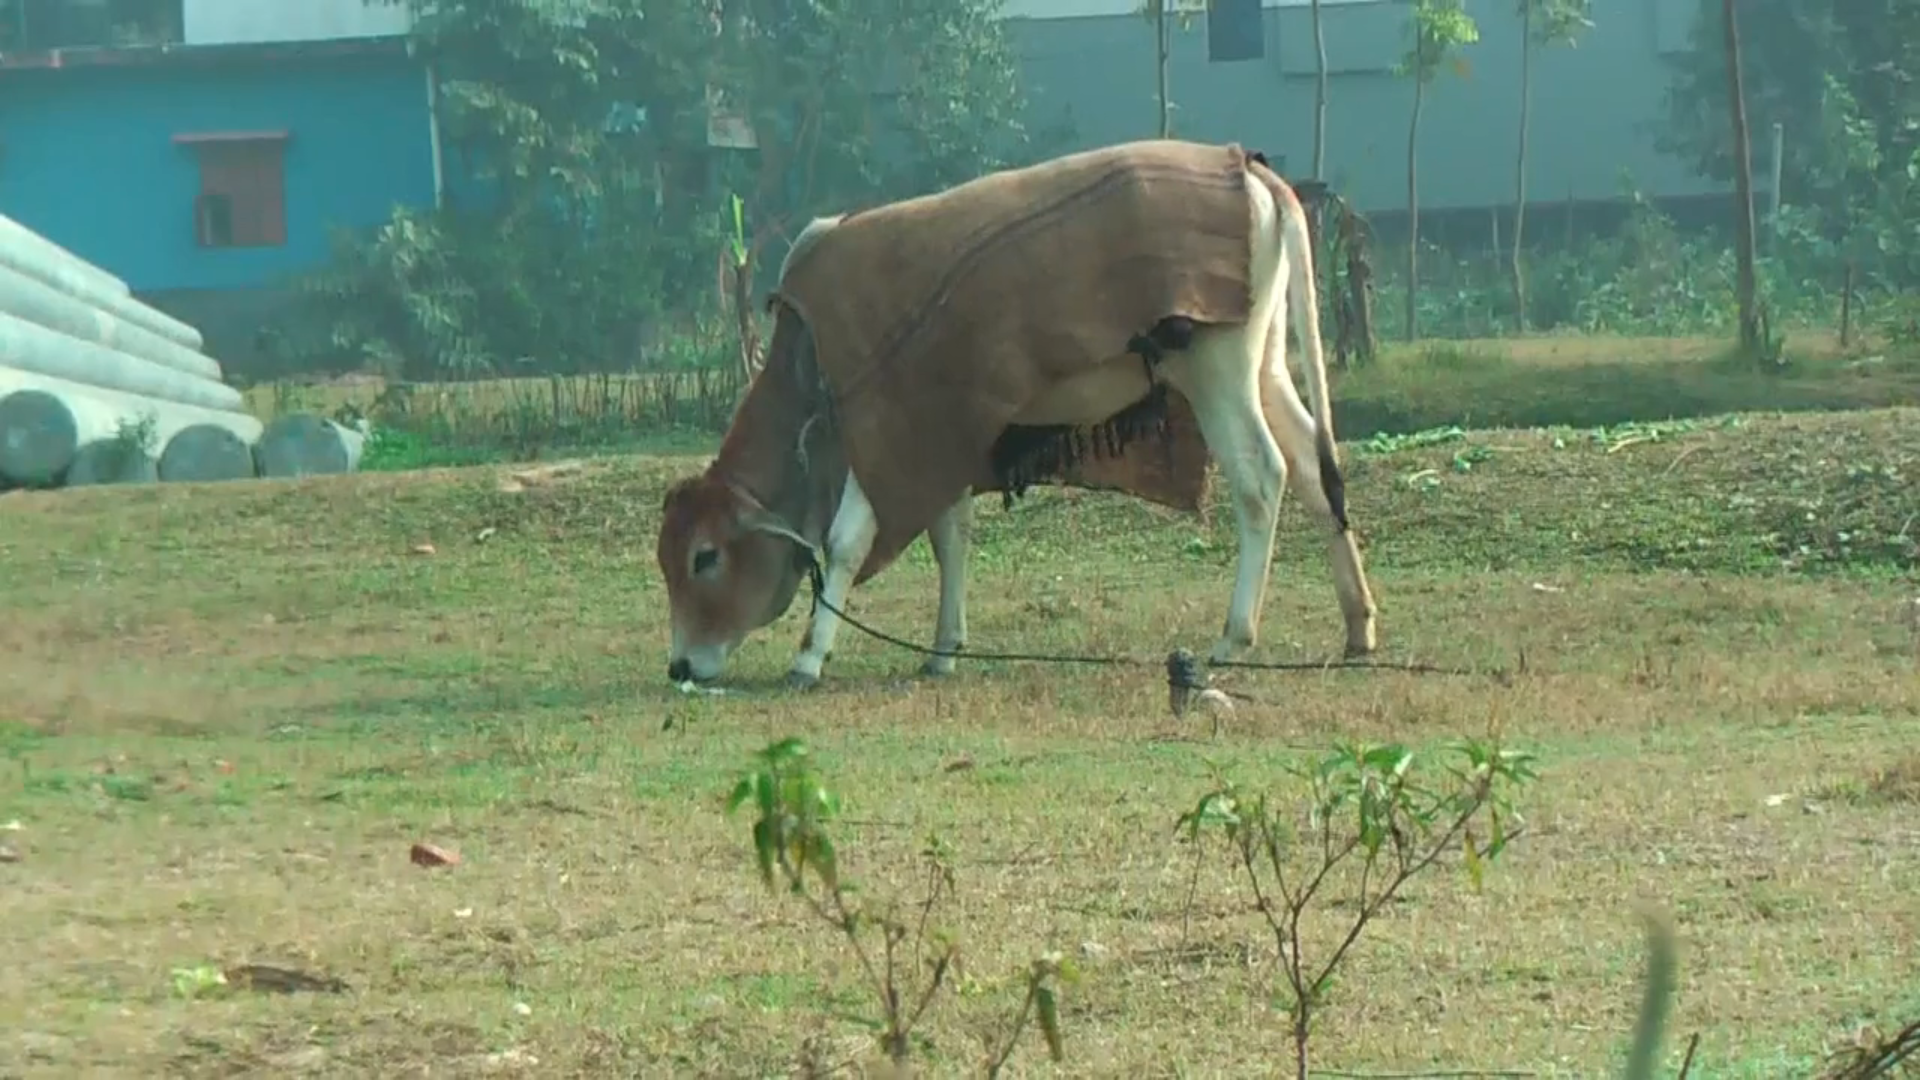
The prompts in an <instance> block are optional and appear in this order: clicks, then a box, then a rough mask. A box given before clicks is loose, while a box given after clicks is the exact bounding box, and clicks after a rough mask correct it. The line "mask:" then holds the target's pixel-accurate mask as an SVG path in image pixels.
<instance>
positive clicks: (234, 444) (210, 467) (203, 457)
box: [159, 424, 257, 483]
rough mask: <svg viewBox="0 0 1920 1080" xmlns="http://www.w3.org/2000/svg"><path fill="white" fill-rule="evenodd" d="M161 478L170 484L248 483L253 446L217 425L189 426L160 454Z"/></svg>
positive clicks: (172, 439) (170, 440) (170, 441)
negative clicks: (221, 481)
mask: <svg viewBox="0 0 1920 1080" xmlns="http://www.w3.org/2000/svg"><path fill="white" fill-rule="evenodd" d="M159 471H160V479H162V480H165V481H167V482H169V483H179V482H187V483H195V482H206V481H210V480H251V479H252V478H253V477H254V476H255V475H257V474H256V473H255V471H254V464H253V447H252V445H250V444H249V443H247V442H246V440H244V439H242V438H240V436H238V435H235V434H234V433H233V432H232V431H230V430H228V429H227V428H224V427H221V426H220V425H218V424H189V425H188V426H186V427H183V428H181V429H180V430H179V431H178V432H176V433H175V434H174V436H173V438H171V439H168V440H167V448H166V449H165V450H162V451H161V452H160V470H159Z"/></svg>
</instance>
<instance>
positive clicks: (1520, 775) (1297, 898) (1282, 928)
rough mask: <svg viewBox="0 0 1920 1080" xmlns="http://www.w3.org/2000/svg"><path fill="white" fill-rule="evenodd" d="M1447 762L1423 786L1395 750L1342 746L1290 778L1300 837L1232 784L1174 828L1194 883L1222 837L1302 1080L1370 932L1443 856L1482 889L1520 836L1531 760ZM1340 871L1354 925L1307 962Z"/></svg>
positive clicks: (1465, 754) (1288, 822)
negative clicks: (1516, 804)
mask: <svg viewBox="0 0 1920 1080" xmlns="http://www.w3.org/2000/svg"><path fill="white" fill-rule="evenodd" d="M1449 751H1450V752H1449V754H1448V758H1449V760H1448V761H1447V762H1446V764H1445V772H1446V774H1447V781H1446V782H1445V783H1444V784H1442V785H1439V786H1430V785H1428V784H1427V783H1425V782H1424V781H1423V776H1422V772H1423V770H1421V769H1420V768H1419V767H1418V762H1419V759H1418V758H1417V757H1416V755H1415V754H1414V752H1413V751H1411V750H1409V749H1407V748H1406V747H1404V746H1399V745H1393V744H1387V745H1376V744H1368V743H1353V744H1349V745H1344V746H1341V747H1339V748H1337V749H1335V750H1334V751H1333V753H1331V754H1329V755H1328V756H1327V757H1326V758H1324V759H1322V760H1321V761H1320V762H1319V763H1318V764H1317V765H1315V766H1314V767H1313V768H1312V769H1310V770H1298V769H1294V770H1290V771H1293V772H1295V773H1296V775H1298V776H1300V777H1301V778H1303V779H1304V780H1305V781H1306V782H1307V784H1308V787H1309V790H1310V796H1309V800H1308V802H1309V806H1308V812H1307V815H1306V822H1305V828H1304V830H1301V829H1299V828H1298V827H1296V824H1295V823H1294V820H1293V817H1292V815H1291V814H1290V813H1289V811H1288V809H1287V804H1286V803H1285V802H1283V801H1280V800H1276V799H1275V798H1273V797H1271V796H1269V795H1267V794H1264V793H1249V792H1246V791H1243V790H1242V789H1241V788H1240V787H1238V786H1237V785H1235V784H1233V783H1231V782H1226V783H1223V784H1222V785H1221V786H1220V787H1218V788H1217V789H1215V790H1214V791H1212V792H1209V793H1208V794H1207V795H1206V796H1205V797H1203V798H1202V799H1201V800H1200V801H1199V803H1198V804H1197V805H1196V806H1195V807H1194V808H1193V809H1192V810H1190V811H1188V812H1187V813H1185V814H1183V815H1181V817H1180V822H1179V826H1178V829H1179V832H1180V833H1184V834H1185V835H1186V837H1187V838H1188V839H1189V840H1190V841H1192V842H1193V843H1194V845H1195V859H1196V862H1195V864H1194V872H1195V881H1196V883H1197V881H1198V873H1199V862H1198V859H1199V858H1200V856H1201V855H1202V854H1203V853H1204V851H1203V849H1202V848H1201V847H1200V844H1201V842H1202V840H1203V837H1204V835H1205V834H1206V833H1208V832H1219V833H1222V834H1224V835H1225V837H1226V841H1227V846H1228V848H1229V849H1230V850H1231V852H1232V854H1233V858H1234V860H1235V861H1236V863H1237V864H1238V865H1239V867H1240V869H1241V871H1242V872H1243V873H1244V876H1245V878H1246V881H1247V883H1248V885H1249V886H1250V887H1251V888H1252V890H1253V894H1254V899H1255V901H1256V904H1257V906H1258V908H1259V910H1260V914H1261V916H1262V917H1263V918H1264V919H1265V920H1266V923H1267V927H1268V929H1269V930H1271V931H1272V933H1273V937H1274V942H1275V944H1276V945H1277V946H1278V949H1279V966H1280V972H1281V975H1282V977H1283V978H1284V979H1285V980H1286V984H1287V989H1288V991H1289V999H1290V1000H1289V1004H1288V1014H1289V1016H1288V1019H1289V1021H1290V1034H1291V1036H1292V1041H1293V1048H1294V1067H1295V1072H1296V1074H1297V1075H1298V1076H1299V1077H1301V1078H1302V1080H1304V1078H1305V1077H1306V1076H1307V1067H1308V1058H1309V1055H1308V1042H1309V1037H1310V1035H1311V1034H1312V1025H1313V1018H1314V1015H1315V1014H1316V1012H1317V1011H1318V1010H1319V1009H1320V1008H1321V1007H1322V1006H1323V1005H1324V1004H1325V1003H1326V1000H1327V992H1328V989H1329V988H1330V987H1331V985H1332V983H1333V979H1334V976H1335V974H1336V973H1337V972H1338V970H1339V968H1340V965H1341V963H1342V962H1343V961H1344V960H1345V959H1346V958H1347V955H1348V954H1349V953H1350V952H1351V951H1352V950H1353V947H1354V946H1355V945H1356V944H1357V943H1358V942H1359V940H1360V936H1361V934H1363V933H1364V932H1365V931H1366V928H1367V925H1368V924H1369V923H1371V922H1372V921H1373V919H1374V917H1375V916H1377V915H1378V914H1379V913H1380V912H1381V911H1382V910H1383V909H1384V908H1385V907H1386V905H1387V904H1388V903H1389V902H1391V901H1392V900H1393V898H1394V897H1395V896H1396V895H1397V894H1398V893H1399V891H1400V889H1401V887H1402V886H1404V885H1405V884H1406V883H1407V882H1408V881H1409V880H1411V879H1412V878H1413V877H1415V876H1416V875H1418V874H1419V873H1420V872H1421V871H1423V870H1426V869H1427V868H1428V867H1430V866H1432V865H1434V863H1436V862H1438V861H1440V859H1441V858H1442V857H1443V856H1445V855H1447V854H1448V853H1449V852H1458V853H1459V857H1460V859H1461V861H1462V862H1463V863H1464V865H1465V867H1466V870H1467V873H1468V874H1469V875H1470V877H1471V879H1472V881H1473V884H1474V887H1475V888H1476V889H1477V888H1479V886H1480V881H1481V874H1482V872H1483V870H1484V868H1485V866H1486V864H1487V863H1488V862H1489V861H1491V860H1492V859H1494V858H1495V857H1497V856H1498V855H1499V854H1500V852H1501V850H1502V849H1504V848H1505V847H1506V845H1507V844H1508V843H1509V842H1510V841H1512V839H1513V838H1514V837H1515V836H1517V835H1518V834H1519V832H1520V829H1521V828H1522V827H1523V826H1522V823H1521V820H1520V818H1519V816H1518V814H1517V813H1516V812H1515V810H1514V808H1513V804H1512V801H1511V792H1512V791H1513V789H1515V788H1517V787H1519V786H1521V785H1523V784H1525V783H1528V782H1530V781H1532V780H1533V779H1534V778H1535V775H1536V774H1535V773H1534V771H1533V759H1532V757H1531V756H1530V755H1528V754H1525V753H1522V752H1518V751H1510V750H1502V749H1500V748H1499V747H1498V746H1495V745H1489V744H1486V743H1482V742H1477V741H1467V742H1460V743H1456V744H1454V745H1453V746H1451V747H1450V748H1449ZM1343 869H1344V870H1345V871H1347V876H1348V877H1351V878H1355V879H1356V890H1357V895H1356V896H1355V898H1354V903H1353V911H1354V915H1353V919H1352V922H1351V923H1350V924H1349V925H1348V926H1347V929H1346V930H1345V932H1344V934H1343V935H1342V936H1341V937H1340V938H1339V940H1338V943H1337V944H1336V945H1334V946H1333V948H1332V950H1331V951H1330V952H1328V953H1326V955H1324V956H1320V955H1313V956H1309V954H1308V947H1307V944H1306V938H1307V934H1306V931H1305V924H1306V922H1307V918H1308V916H1307V913H1308V911H1309V909H1310V908H1312V907H1313V906H1314V903H1315V901H1316V899H1318V898H1319V897H1320V896H1321V895H1322V893H1323V892H1324V891H1325V890H1326V889H1327V887H1328V886H1329V884H1330V883H1331V882H1332V881H1333V880H1334V878H1335V875H1336V872H1339V871H1342V870H1343Z"/></svg>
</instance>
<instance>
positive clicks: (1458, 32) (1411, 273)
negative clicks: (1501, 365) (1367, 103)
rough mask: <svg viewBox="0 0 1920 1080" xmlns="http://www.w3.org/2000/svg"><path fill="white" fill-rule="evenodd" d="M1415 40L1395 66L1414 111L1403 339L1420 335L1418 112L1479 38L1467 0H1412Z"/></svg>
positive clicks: (1461, 64) (1463, 63)
mask: <svg viewBox="0 0 1920 1080" xmlns="http://www.w3.org/2000/svg"><path fill="white" fill-rule="evenodd" d="M1409 30H1410V32H1411V35H1412V38H1413V41H1412V43H1411V44H1410V45H1409V46H1408V47H1407V53H1406V55H1405V56H1404V57H1402V58H1401V60H1400V62H1399V64H1398V65H1397V66H1396V68H1395V70H1396V71H1397V72H1398V73H1399V74H1401V75H1403V76H1406V77H1408V78H1411V79H1412V80H1413V111H1412V113H1411V114H1410V115H1409V117H1408V119H1407V308H1406V315H1407V326H1406V330H1407V340H1408V341H1413V340H1414V339H1416V338H1418V337H1419V336H1420V316H1419V305H1418V302H1417V301H1416V299H1415V298H1416V297H1417V296H1418V294H1419V291H1420V168H1419V162H1420V115H1421V111H1422V109H1423V108H1424V107H1425V105H1426V100H1427V86H1428V85H1429V84H1430V83H1432V82H1433V80H1434V76H1436V75H1438V74H1439V73H1440V69H1441V67H1442V65H1444V64H1446V63H1447V62H1448V61H1449V60H1451V61H1452V62H1453V66H1454V69H1455V70H1456V71H1458V72H1460V73H1461V74H1462V75H1465V74H1466V71H1467V64H1466V61H1465V59H1464V58H1463V57H1461V56H1460V55H1459V53H1458V50H1460V49H1461V48H1464V47H1465V46H1468V45H1471V44H1473V43H1474V42H1476V41H1479V40H1480V27H1479V24H1477V23H1475V22H1474V21H1473V16H1471V15H1469V14H1467V9H1466V3H1465V0H1415V3H1414V5H1413V19H1412V22H1411V25H1410V26H1409Z"/></svg>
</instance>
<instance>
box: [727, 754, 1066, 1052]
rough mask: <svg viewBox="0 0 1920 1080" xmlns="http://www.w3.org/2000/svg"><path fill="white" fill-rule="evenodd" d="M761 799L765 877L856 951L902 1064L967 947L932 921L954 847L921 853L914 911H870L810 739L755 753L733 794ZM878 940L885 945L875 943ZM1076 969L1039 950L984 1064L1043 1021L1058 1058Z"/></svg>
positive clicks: (945, 891)
mask: <svg viewBox="0 0 1920 1080" xmlns="http://www.w3.org/2000/svg"><path fill="white" fill-rule="evenodd" d="M748 804H751V805H752V806H753V808H754V812H755V818H754V823H753V849H754V856H755V859H756V862H757V865H758V868H759V872H760V880H761V881H762V882H763V883H765V885H766V886H767V888H768V889H773V888H775V887H776V886H777V885H778V884H779V883H784V884H785V885H786V887H787V890H788V892H789V893H791V894H792V895H794V896H797V897H799V898H801V900H802V901H804V902H805V903H806V905H807V906H808V907H809V908H810V909H811V910H812V911H813V912H814V913H815V914H816V915H818V916H819V917H820V918H821V919H822V920H823V921H824V922H826V923H827V924H828V925H830V926H832V927H833V928H835V929H836V930H838V931H839V932H840V934H841V936H842V937H844V938H845V939H846V941H847V944H848V946H849V947H850V948H851V949H852V950H853V953H854V956H855V958H856V959H857V960H858V961H859V964H860V969H861V971H862V972H863V973H864V974H865V976H866V979H867V982H868V984H869V985H870V987H871V989H872V991H873V993H874V996H875V999H876V1000H877V1001H878V1003H879V1006H880V1012H881V1024H880V1028H881V1036H880V1049H881V1052H882V1053H883V1054H884V1055H885V1056H886V1058H887V1059H888V1060H889V1061H890V1062H892V1063H893V1064H894V1065H895V1066H896V1067H903V1066H905V1065H906V1063H907V1062H908V1060H909V1059H910V1057H911V1056H912V1050H911V1047H912V1040H913V1032H914V1030H915V1028H916V1026H917V1025H918V1024H919V1022H920V1019H921V1017H922V1016H924V1015H925V1014H926V1012H927V1009H928V1007H929V1006H931V1005H932V1004H933V1002H934V999H935V998H936V997H938V996H939V994H940V991H941V990H942V989H943V988H945V987H947V986H948V985H949V984H950V983H951V981H952V978H953V976H954V975H955V973H956V967H957V965H958V962H959V955H960V949H959V944H958V942H956V941H955V940H954V939H953V937H952V935H950V934H948V933H946V932H945V931H944V930H942V929H940V928H939V927H937V926H935V925H934V924H933V915H934V912H935V910H936V909H937V908H938V907H939V906H940V904H941V903H942V902H943V901H944V900H946V899H948V898H950V897H951V896H952V895H953V892H954V888H955V877H954V871H953V863H952V860H951V857H950V855H951V853H950V852H949V850H948V849H947V847H946V845H945V844H944V843H942V842H941V841H940V840H939V838H937V837H933V838H929V840H928V842H927V845H926V847H925V848H923V849H922V851H921V852H920V857H921V866H922V874H923V876H924V879H925V891H924V894H923V897H922V899H921V900H920V902H919V903H918V904H917V905H916V907H915V910H914V912H913V914H912V915H911V916H910V917H906V918H903V917H901V916H899V915H897V914H895V913H893V912H890V911H889V912H875V911H869V910H867V909H866V908H865V907H863V906H860V905H858V904H856V903H854V902H853V894H854V892H855V891H856V890H855V887H854V886H853V884H852V883H850V882H848V881H846V880H845V879H843V878H842V877H841V874H840V856H839V851H838V849H837V848H836V847H835V846H834V842H833V838H832V836H831V835H830V834H829V831H828V826H829V824H830V823H831V822H832V821H833V819H834V818H835V817H836V816H837V815H838V814H839V812H840V800H839V797H838V796H837V795H835V794H834V793H833V792H832V791H831V790H829V789H828V788H827V787H826V785H825V784H824V783H823V782H822V781H821V779H820V777H819V775H818V774H817V773H815V771H814V769H813V765H812V758H811V755H810V754H809V751H808V748H807V745H806V743H805V742H803V741H802V740H800V739H798V738H786V739H781V740H779V741H777V742H773V743H770V744H768V745H767V746H766V748H764V749H762V750H761V751H760V752H759V753H758V754H757V755H755V764H754V767H753V768H752V769H751V770H750V771H749V772H747V773H746V775H744V776H742V777H741V778H740V780H739V782H738V783H736V784H735V785H734V787H733V792H732V794H731V795H730V796H729V797H728V799H727V813H729V814H732V813H734V812H736V811H738V810H739V809H740V808H741V807H743V806H746V805H748ZM876 940H877V945H876ZM1076 977H1077V973H1076V971H1075V970H1074V967H1073V965H1072V963H1071V962H1070V961H1068V960H1066V959H1064V958H1063V957H1062V956H1061V955H1060V954H1059V953H1047V954H1045V955H1043V956H1040V957H1038V958H1036V959H1035V960H1034V961H1033V962H1032V963H1031V964H1030V965H1029V966H1028V969H1027V971H1026V972H1025V973H1024V978H1023V982H1024V984H1025V992H1024V995H1023V997H1022V999H1021V1003H1020V1006H1019V1008H1018V1010H1017V1011H1016V1012H1015V1013H1014V1016H1013V1019H1012V1021H1011V1022H1010V1023H1009V1024H1007V1025H1006V1026H1005V1028H1004V1031H1003V1035H1002V1036H1001V1037H998V1038H994V1039H992V1040H991V1042H990V1045H989V1047H988V1049H987V1057H986V1061H985V1062H984V1065H983V1070H984V1072H985V1074H986V1075H987V1076H988V1077H998V1076H999V1075H1000V1073H1001V1071H1002V1070H1003V1069H1004V1068H1005V1067H1006V1064H1007V1062H1008V1060H1010V1059H1011V1057H1012V1056H1013V1052H1014V1050H1015V1048H1016V1047H1017V1046H1018V1045H1019V1039H1020V1036H1021V1035H1022V1034H1023V1033H1024V1032H1025V1030H1026V1028H1027V1026H1028V1025H1029V1024H1036V1023H1037V1025H1038V1026H1039V1028H1040V1033H1041V1037H1042V1038H1043V1039H1044V1040H1045V1042H1046V1044H1047V1052H1048V1054H1049V1056H1051V1057H1052V1059H1053V1060H1055V1061H1060V1060H1062V1059H1063V1058H1064V1056H1065V1052H1066V1051H1065V1042H1064V1040H1063V1038H1062V1036H1061V1030H1060V1006H1059V988H1060V986H1061V985H1062V984H1064V983H1069V982H1072V981H1073V980H1074V979H1075V978H1076Z"/></svg>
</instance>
